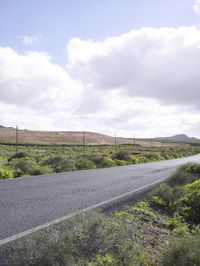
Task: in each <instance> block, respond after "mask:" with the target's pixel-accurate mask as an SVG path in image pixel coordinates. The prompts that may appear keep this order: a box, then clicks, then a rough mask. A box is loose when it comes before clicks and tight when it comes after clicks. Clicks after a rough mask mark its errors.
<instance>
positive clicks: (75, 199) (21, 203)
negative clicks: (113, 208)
mask: <svg viewBox="0 0 200 266" xmlns="http://www.w3.org/2000/svg"><path fill="white" fill-rule="evenodd" d="M188 162H200V154H198V155H195V156H191V157H186V158H181V159H175V160H167V161H160V162H153V163H146V164H139V165H129V166H121V167H113V168H105V169H97V170H83V171H76V172H68V173H60V174H51V175H45V176H34V177H28V178H19V179H13V180H3V181H0V241H1V240H3V239H5V238H8V237H10V236H13V235H15V234H18V233H21V232H24V231H26V230H28V229H31V228H33V227H36V226H39V225H42V224H44V223H47V222H50V221H52V220H54V219H56V218H59V217H62V216H65V215H67V214H70V213H73V212H76V211H77V210H81V209H84V208H87V207H89V206H92V205H95V204H98V203H100V202H102V201H106V200H109V199H111V198H113V197H118V196H120V195H122V194H124V193H127V192H129V191H132V190H135V189H138V188H141V187H144V186H147V185H150V184H152V183H154V182H157V181H161V180H162V179H164V178H167V177H169V176H170V175H171V174H172V173H173V172H174V171H175V169H176V168H177V167H178V166H180V165H181V164H185V163H188Z"/></svg>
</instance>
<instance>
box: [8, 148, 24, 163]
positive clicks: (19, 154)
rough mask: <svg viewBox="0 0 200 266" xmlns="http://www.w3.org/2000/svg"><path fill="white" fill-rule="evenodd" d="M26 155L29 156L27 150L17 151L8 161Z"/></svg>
mask: <svg viewBox="0 0 200 266" xmlns="http://www.w3.org/2000/svg"><path fill="white" fill-rule="evenodd" d="M24 157H28V155H27V153H26V152H23V151H20V152H16V153H15V154H14V155H13V156H11V157H10V158H8V162H10V161H12V160H13V159H21V158H24Z"/></svg>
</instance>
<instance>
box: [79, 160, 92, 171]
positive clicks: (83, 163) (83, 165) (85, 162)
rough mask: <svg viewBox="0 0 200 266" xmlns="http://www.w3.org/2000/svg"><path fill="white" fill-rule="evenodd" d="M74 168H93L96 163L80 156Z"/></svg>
mask: <svg viewBox="0 0 200 266" xmlns="http://www.w3.org/2000/svg"><path fill="white" fill-rule="evenodd" d="M76 168H77V169H78V170H84V169H95V168H96V165H95V164H94V163H93V162H92V161H90V160H89V159H87V158H82V159H80V160H79V161H78V162H77V163H76Z"/></svg>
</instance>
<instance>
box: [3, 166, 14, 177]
mask: <svg viewBox="0 0 200 266" xmlns="http://www.w3.org/2000/svg"><path fill="white" fill-rule="evenodd" d="M11 178H13V171H12V170H10V169H6V168H3V167H0V180H2V179H11Z"/></svg>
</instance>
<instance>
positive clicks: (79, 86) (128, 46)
mask: <svg viewBox="0 0 200 266" xmlns="http://www.w3.org/2000/svg"><path fill="white" fill-rule="evenodd" d="M67 48H68V58H69V59H68V62H67V69H65V68H63V67H61V66H59V65H57V64H54V63H53V62H52V61H51V58H50V56H49V55H48V54H46V53H39V52H29V53H23V54H20V53H18V52H16V51H15V50H13V49H11V48H3V47H0V110H1V112H0V124H3V125H6V126H13V125H16V124H17V125H19V127H21V128H28V129H43V130H54V129H56V130H88V131H97V132H102V133H107V134H111V135H113V134H114V132H115V131H117V135H118V136H119V135H121V136H127V137H132V136H133V132H136V136H138V137H139V136H140V137H151V136H162V135H165V136H166V135H172V134H175V133H182V132H183V133H188V134H190V135H196V136H199V137H200V135H199V132H200V131H199V130H200V123H199V121H200V114H199V106H200V105H199V103H200V100H199V99H200V89H199V84H200V75H199V69H200V31H199V29H198V28H196V27H181V28H160V29H156V28H143V29H141V30H133V31H131V32H128V33H126V34H123V35H121V36H118V37H112V38H108V39H106V40H103V41H99V42H97V41H96V42H94V41H92V40H81V39H78V38H74V39H72V40H71V41H70V42H69V43H68V45H67Z"/></svg>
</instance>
